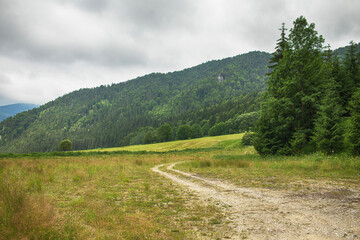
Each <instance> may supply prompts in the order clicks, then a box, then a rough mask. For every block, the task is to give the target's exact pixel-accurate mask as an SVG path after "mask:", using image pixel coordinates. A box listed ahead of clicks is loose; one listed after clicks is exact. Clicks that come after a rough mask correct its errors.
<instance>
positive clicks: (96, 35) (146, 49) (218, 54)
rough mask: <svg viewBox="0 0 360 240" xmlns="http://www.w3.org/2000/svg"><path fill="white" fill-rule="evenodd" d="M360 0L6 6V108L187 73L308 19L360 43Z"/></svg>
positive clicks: (332, 37)
mask: <svg viewBox="0 0 360 240" xmlns="http://www.w3.org/2000/svg"><path fill="white" fill-rule="evenodd" d="M359 10H360V1H359V0H331V1H327V0H301V1H298V0H296V1H295V0H271V1H270V0H251V1H250V0H247V1H245V0H31V1H28V0H0V105H5V104H10V103H18V102H26V103H36V104H44V103H46V102H48V101H50V100H54V99H56V98H57V97H59V96H62V95H64V94H66V93H69V92H71V91H73V90H77V89H80V88H87V87H96V86H99V85H105V84H111V83H118V82H122V81H126V80H129V79H133V78H135V77H137V76H142V75H145V74H147V73H151V72H169V71H175V70H182V69H184V68H187V67H191V66H194V65H197V64H200V63H202V62H206V61H209V60H213V59H221V58H225V57H230V56H235V55H238V54H241V53H246V52H249V51H253V50H261V51H267V52H273V49H274V46H275V43H276V40H277V39H278V38H279V34H280V32H279V31H278V29H279V28H280V27H281V23H282V22H285V23H286V25H287V27H288V28H289V29H290V28H291V27H292V22H293V21H294V20H295V19H296V18H297V17H299V16H300V15H303V16H305V17H306V18H307V20H308V21H309V22H314V23H315V24H316V29H317V31H318V32H319V34H322V35H323V36H324V38H325V39H326V44H330V45H331V47H332V48H333V49H335V48H338V47H340V46H344V45H347V44H348V43H349V42H350V41H351V40H353V41H355V42H359V41H360V24H359V23H360V14H359Z"/></svg>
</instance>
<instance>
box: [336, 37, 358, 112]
mask: <svg viewBox="0 0 360 240" xmlns="http://www.w3.org/2000/svg"><path fill="white" fill-rule="evenodd" d="M344 71H345V74H344V75H345V76H344V77H343V82H342V86H341V87H342V89H343V94H342V97H343V101H344V102H345V106H346V107H348V106H349V101H350V99H351V97H352V96H353V94H354V92H355V89H356V88H357V87H360V79H359V62H358V58H357V53H356V45H355V44H354V42H350V46H349V49H348V51H347V53H346V57H345V62H344Z"/></svg>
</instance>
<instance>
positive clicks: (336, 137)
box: [313, 80, 345, 154]
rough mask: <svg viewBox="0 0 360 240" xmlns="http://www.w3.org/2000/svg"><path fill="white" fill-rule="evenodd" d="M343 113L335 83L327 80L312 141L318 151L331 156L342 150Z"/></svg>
mask: <svg viewBox="0 0 360 240" xmlns="http://www.w3.org/2000/svg"><path fill="white" fill-rule="evenodd" d="M344 112H345V110H344V109H343V108H342V106H341V105H340V97H339V93H338V92H337V89H336V82H335V81H334V80H332V81H331V80H329V84H328V86H327V89H326V93H325V96H324V98H323V99H322V101H321V106H320V111H319V113H318V118H317V119H316V121H315V132H314V137H313V140H314V141H315V143H316V146H317V149H318V150H319V151H321V152H324V153H326V154H333V153H338V152H340V151H341V150H343V140H344V137H343V135H344V129H343V125H342V121H343V118H342V116H343V114H344Z"/></svg>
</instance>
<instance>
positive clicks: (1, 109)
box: [0, 103, 39, 122]
mask: <svg viewBox="0 0 360 240" xmlns="http://www.w3.org/2000/svg"><path fill="white" fill-rule="evenodd" d="M36 107H39V105H36V104H32V103H14V104H8V105H3V106H0V122H1V121H3V120H4V119H6V118H8V117H12V116H14V115H16V114H18V113H21V112H23V111H28V110H31V109H33V108H36Z"/></svg>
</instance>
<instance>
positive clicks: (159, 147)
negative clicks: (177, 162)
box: [87, 133, 244, 152]
mask: <svg viewBox="0 0 360 240" xmlns="http://www.w3.org/2000/svg"><path fill="white" fill-rule="evenodd" d="M243 135H244V134H243V133H239V134H231V135H222V136H215V137H203V138H196V139H190V140H178V141H172V142H163V143H155V144H147V145H134V146H126V147H116V148H106V149H92V150H87V151H100V152H101V151H153V152H167V151H181V150H185V149H206V148H224V147H226V148H234V147H236V146H240V145H239V144H240V139H241V138H242V136H243ZM224 144H225V145H226V146H224Z"/></svg>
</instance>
